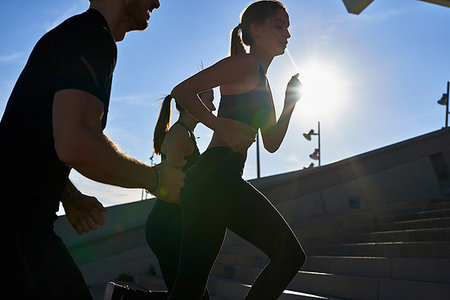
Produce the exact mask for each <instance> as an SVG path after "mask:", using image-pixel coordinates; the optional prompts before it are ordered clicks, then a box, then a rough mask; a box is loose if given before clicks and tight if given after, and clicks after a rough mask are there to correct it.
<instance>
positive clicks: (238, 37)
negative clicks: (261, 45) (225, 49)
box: [230, 0, 286, 55]
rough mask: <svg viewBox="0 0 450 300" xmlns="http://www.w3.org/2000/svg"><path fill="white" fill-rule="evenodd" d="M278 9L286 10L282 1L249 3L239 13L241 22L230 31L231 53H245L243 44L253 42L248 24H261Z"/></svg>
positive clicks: (247, 44) (270, 0)
mask: <svg viewBox="0 0 450 300" xmlns="http://www.w3.org/2000/svg"><path fill="white" fill-rule="evenodd" d="M279 9H284V10H286V7H285V6H284V4H283V3H281V2H279V1H276V0H264V1H256V2H253V3H252V4H250V5H249V6H248V7H247V8H246V9H245V10H244V11H243V13H242V14H241V23H240V24H239V25H237V26H236V27H235V28H234V29H233V31H232V32H231V49H230V50H231V51H230V52H231V53H230V54H231V55H239V54H244V53H247V51H246V50H245V46H251V45H252V44H253V38H252V36H251V35H250V24H251V23H257V24H262V23H264V21H265V20H266V19H267V18H269V17H272V16H274V15H275V14H276V12H277V11H278V10H279Z"/></svg>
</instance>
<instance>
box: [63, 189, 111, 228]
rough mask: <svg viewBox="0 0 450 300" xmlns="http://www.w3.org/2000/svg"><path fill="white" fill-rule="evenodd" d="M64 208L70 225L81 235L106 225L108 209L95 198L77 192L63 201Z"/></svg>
mask: <svg viewBox="0 0 450 300" xmlns="http://www.w3.org/2000/svg"><path fill="white" fill-rule="evenodd" d="M63 206H64V210H65V211H66V216H67V219H68V220H69V222H70V225H72V227H73V229H75V231H76V232H77V233H78V234H80V235H81V234H83V233H85V232H89V231H91V230H96V229H97V225H103V224H105V218H104V216H103V213H104V212H105V211H106V208H104V207H103V205H102V204H101V203H100V202H99V201H98V200H97V198H95V197H92V196H87V195H84V194H82V193H80V192H79V191H76V192H75V193H74V194H73V195H71V196H70V197H69V198H68V199H65V200H64V201H63Z"/></svg>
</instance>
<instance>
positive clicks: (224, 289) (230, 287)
mask: <svg viewBox="0 0 450 300" xmlns="http://www.w3.org/2000/svg"><path fill="white" fill-rule="evenodd" d="M250 287H251V286H250V284H248V283H243V282H240V281H237V280H231V279H224V278H219V277H216V276H210V278H209V281H208V289H209V290H210V291H211V294H212V295H213V296H214V297H216V296H218V297H220V298H221V299H227V300H238V299H244V298H245V295H246V294H247V293H248V290H249V289H250ZM278 299H279V300H303V299H304V300H317V299H324V300H325V299H329V300H342V298H336V297H326V296H320V295H317V294H311V293H305V292H301V291H294V290H289V289H288V290H285V291H284V292H283V295H281V296H280V297H279V298H278Z"/></svg>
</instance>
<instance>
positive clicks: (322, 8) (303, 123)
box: [0, 0, 450, 206]
mask: <svg viewBox="0 0 450 300" xmlns="http://www.w3.org/2000/svg"><path fill="white" fill-rule="evenodd" d="M160 2H161V8H160V9H158V10H156V11H154V13H153V14H152V16H151V20H150V27H149V29H147V30H146V31H145V32H132V33H129V34H127V36H126V38H125V40H124V41H122V42H120V43H118V61H117V66H116V70H115V74H114V80H113V87H112V95H111V104H110V113H109V116H108V125H107V127H106V130H105V133H106V134H107V135H108V136H109V137H110V138H111V139H112V140H113V141H114V142H116V143H117V144H118V146H119V147H120V149H122V150H123V151H124V152H126V153H127V154H129V155H131V156H133V157H136V158H137V159H139V160H142V161H145V162H150V160H149V157H150V156H151V153H152V133H153V128H154V125H155V122H156V118H157V116H158V112H159V105H160V98H161V97H163V96H165V95H166V94H167V93H169V92H170V91H171V89H172V88H173V87H174V86H175V85H176V84H177V83H179V82H181V81H182V80H184V79H185V78H187V77H188V76H190V75H192V74H194V73H195V72H197V71H198V70H199V69H200V66H201V64H203V65H204V66H209V65H211V64H213V63H215V62H216V61H218V60H220V59H222V58H224V57H226V56H227V55H228V53H229V34H230V31H231V29H232V28H233V27H234V26H236V25H237V24H238V23H239V15H240V13H241V11H242V10H243V9H244V8H245V7H246V5H247V4H249V3H250V2H248V1H239V0H226V1H225V0H220V1H219V0H196V1H186V0H160ZM284 3H285V4H286V6H287V8H288V12H289V14H290V21H291V27H290V31H291V35H292V38H291V39H290V40H289V45H288V49H289V52H290V53H291V55H292V57H293V59H294V61H295V64H296V65H297V66H298V69H299V72H300V80H302V82H303V83H304V84H305V89H307V90H305V93H306V94H305V97H304V98H303V99H302V100H301V101H300V102H299V104H298V105H297V107H296V109H295V112H294V114H293V118H292V121H291V126H290V128H289V130H288V132H287V135H286V138H285V141H284V143H283V145H282V146H281V148H280V149H279V150H278V151H277V152H276V153H274V154H270V153H268V152H266V151H265V150H262V151H261V174H262V176H269V175H274V174H279V173H284V172H289V171H294V170H299V169H302V168H303V167H304V166H307V165H309V164H310V163H311V162H312V160H311V159H310V158H309V157H308V156H309V154H311V153H312V152H313V151H314V148H315V147H316V141H317V140H316V139H313V141H312V142H308V141H307V140H305V139H304V138H303V137H302V135H301V133H302V132H307V131H309V129H311V128H317V122H318V121H320V122H321V134H322V136H321V142H322V145H321V146H322V164H328V163H332V162H335V161H338V160H341V159H344V158H348V157H351V156H354V155H357V154H361V153H364V152H367V151H370V150H373V149H377V148H380V147H383V146H386V145H389V144H392V143H395V142H399V141H402V140H405V139H408V138H412V137H415V136H417V135H421V134H424V133H427V132H431V131H434V130H438V129H440V128H441V127H442V126H443V125H444V116H445V115H444V107H443V106H439V105H438V104H436V101H437V100H438V99H439V98H440V97H441V96H442V93H444V92H446V83H447V81H449V80H450V55H449V53H450V50H449V49H450V38H449V37H450V9H449V8H445V7H441V6H437V5H433V4H429V3H426V2H422V1H415V0H397V1H390V0H375V1H374V2H373V3H372V4H371V5H369V7H367V8H366V10H364V11H363V12H362V13H361V14H360V15H358V16H357V15H351V14H349V13H347V11H346V10H345V6H344V4H343V3H342V1H340V0H333V1H331V0H327V1H325V0H315V1H308V0H285V1H284ZM88 5H89V2H88V0H72V1H69V0H58V1H55V0H41V1H23V0H15V1H2V2H1V3H0V20H1V21H0V22H1V25H2V26H0V36H1V37H2V42H1V46H0V70H1V71H0V112H2V113H3V110H4V108H5V105H6V102H7V99H8V97H9V94H10V92H11V90H12V88H13V85H14V83H15V81H16V79H17V77H18V76H19V74H20V72H21V70H22V68H23V66H24V65H25V63H26V60H27V58H28V55H29V54H30V52H31V50H32V48H33V46H34V45H35V43H36V42H37V41H38V39H39V38H40V37H41V36H42V35H43V34H45V33H46V32H47V31H48V30H49V29H51V28H52V27H54V26H55V25H57V24H59V23H60V22H61V21H63V20H64V19H66V18H68V17H70V16H71V15H74V14H77V13H81V12H83V11H84V10H86V9H87V7H88ZM296 72H297V71H296V67H295V66H294V65H293V63H292V62H291V60H290V59H289V58H288V56H287V55H286V54H285V55H283V56H281V57H277V58H275V59H274V61H273V63H272V65H271V66H270V68H269V71H268V74H267V76H268V78H269V81H270V85H271V89H272V92H273V95H274V101H275V106H276V110H277V114H279V113H280V111H281V109H282V105H283V94H284V90H285V86H286V83H287V82H288V80H289V78H290V77H291V76H292V75H293V74H295V73H296ZM215 96H216V99H217V100H216V104H217V103H218V101H219V99H220V95H219V93H218V91H217V90H215ZM174 117H175V118H176V116H174ZM196 134H197V136H199V139H198V143H199V147H200V150H201V151H203V150H205V149H206V147H207V145H208V142H209V139H210V137H211V131H210V130H209V129H207V128H206V127H204V126H203V125H199V126H198V127H197V130H196ZM158 161H159V158H157V159H156V162H158ZM36 172H39V170H36ZM244 177H245V178H246V179H252V178H255V177H256V160H255V147H254V146H252V148H251V149H250V150H249V156H248V160H247V163H246V167H245V172H244ZM71 179H72V180H73V182H74V183H75V184H76V185H77V187H78V188H79V189H80V190H81V191H82V192H84V193H87V194H90V195H94V196H96V197H97V198H98V199H99V200H100V201H101V202H102V203H103V204H104V205H106V206H110V205H115V204H119V203H125V202H130V201H136V200H139V199H140V198H141V190H130V189H121V188H117V187H111V186H108V185H103V184H99V183H95V182H92V181H90V180H88V179H85V178H84V177H83V176H81V175H79V174H77V173H76V172H72V174H71Z"/></svg>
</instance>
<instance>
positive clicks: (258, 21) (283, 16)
mask: <svg viewBox="0 0 450 300" xmlns="http://www.w3.org/2000/svg"><path fill="white" fill-rule="evenodd" d="M288 27H289V16H288V14H287V12H286V8H285V6H284V5H283V4H282V3H281V2H279V1H275V0H265V1H257V2H253V3H252V4H250V5H249V6H248V7H247V8H246V9H245V10H244V12H243V13H242V14H241V23H240V24H239V25H238V26H236V27H235V28H234V29H233V31H232V33H231V55H238V54H243V53H246V50H245V46H249V47H252V46H255V45H258V46H260V47H263V48H267V50H268V51H270V53H271V54H273V55H274V56H275V55H280V54H283V53H284V49H285V48H286V45H287V39H288V38H289V37H290V34H289V31H288Z"/></svg>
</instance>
